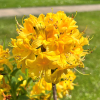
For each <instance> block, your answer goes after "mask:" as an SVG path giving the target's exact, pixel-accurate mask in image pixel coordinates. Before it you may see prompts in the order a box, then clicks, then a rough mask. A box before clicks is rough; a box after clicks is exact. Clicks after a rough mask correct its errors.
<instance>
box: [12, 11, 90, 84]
mask: <svg viewBox="0 0 100 100" xmlns="http://www.w3.org/2000/svg"><path fill="white" fill-rule="evenodd" d="M16 21H17V20H16ZM17 25H18V28H17V32H18V36H17V37H16V39H11V40H12V41H11V44H10V45H11V46H12V47H13V50H12V53H13V55H14V57H15V60H16V62H17V67H18V68H21V69H22V71H23V72H24V71H25V69H26V68H27V69H28V72H29V76H30V77H32V78H33V79H35V78H41V77H43V78H44V79H45V81H46V82H51V83H54V84H56V83H58V82H60V81H61V77H62V75H63V73H67V69H72V68H75V67H77V66H79V67H84V64H83V61H84V57H85V55H86V54H88V50H84V49H83V46H84V45H89V38H88V37H84V36H83V34H84V33H83V32H81V33H80V32H79V30H78V26H77V25H76V21H75V20H74V18H73V17H68V16H66V14H65V13H64V12H63V11H58V12H57V13H56V14H54V13H47V15H46V16H45V15H43V14H40V15H39V17H38V18H37V17H35V16H33V15H30V16H29V18H26V19H24V23H23V26H21V25H20V24H19V23H18V22H17Z"/></svg>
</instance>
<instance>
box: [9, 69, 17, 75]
mask: <svg viewBox="0 0 100 100" xmlns="http://www.w3.org/2000/svg"><path fill="white" fill-rule="evenodd" d="M18 71H19V69H15V70H14V71H13V72H12V73H11V76H15V74H16V73H17V72H18Z"/></svg>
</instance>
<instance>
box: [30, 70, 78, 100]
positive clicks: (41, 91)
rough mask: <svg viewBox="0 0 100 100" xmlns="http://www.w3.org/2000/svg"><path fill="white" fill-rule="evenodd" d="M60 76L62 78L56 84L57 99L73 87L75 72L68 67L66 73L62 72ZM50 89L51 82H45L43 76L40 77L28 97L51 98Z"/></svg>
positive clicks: (45, 99)
mask: <svg viewBox="0 0 100 100" xmlns="http://www.w3.org/2000/svg"><path fill="white" fill-rule="evenodd" d="M62 77H63V78H64V80H62V81H61V82H59V83H57V84H56V87H57V95H58V96H57V97H58V99H59V98H63V97H64V96H65V97H66V95H69V90H73V89H74V86H73V85H74V83H73V81H74V80H75V78H76V76H75V74H74V73H73V72H72V71H71V70H70V69H68V73H67V74H63V75H62ZM51 90H52V84H51V83H47V82H46V81H45V80H44V78H42V79H41V80H39V81H38V82H36V83H35V85H34V86H33V89H32V91H31V93H30V99H31V100H35V99H38V100H49V99H50V98H51Z"/></svg>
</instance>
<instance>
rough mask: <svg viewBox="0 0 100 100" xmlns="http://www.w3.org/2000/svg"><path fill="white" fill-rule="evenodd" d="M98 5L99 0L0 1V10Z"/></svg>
mask: <svg viewBox="0 0 100 100" xmlns="http://www.w3.org/2000/svg"><path fill="white" fill-rule="evenodd" d="M80 4H100V0H0V8H16V7H18V8H20V7H33V6H58V5H80Z"/></svg>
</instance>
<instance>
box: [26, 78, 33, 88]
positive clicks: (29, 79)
mask: <svg viewBox="0 0 100 100" xmlns="http://www.w3.org/2000/svg"><path fill="white" fill-rule="evenodd" d="M31 80H32V78H28V80H27V84H26V87H27V86H28V84H29V82H30V81H31Z"/></svg>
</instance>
